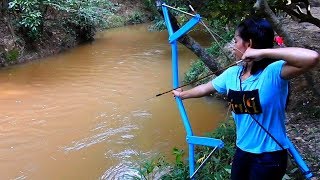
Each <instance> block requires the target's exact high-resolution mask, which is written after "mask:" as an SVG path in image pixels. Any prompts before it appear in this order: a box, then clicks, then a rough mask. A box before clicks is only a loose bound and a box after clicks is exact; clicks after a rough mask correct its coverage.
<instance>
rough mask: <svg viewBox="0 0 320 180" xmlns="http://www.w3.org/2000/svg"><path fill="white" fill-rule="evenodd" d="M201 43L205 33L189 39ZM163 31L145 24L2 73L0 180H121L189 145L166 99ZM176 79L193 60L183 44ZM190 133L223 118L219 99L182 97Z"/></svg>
mask: <svg viewBox="0 0 320 180" xmlns="http://www.w3.org/2000/svg"><path fill="white" fill-rule="evenodd" d="M194 35H195V36H196V38H197V39H198V40H199V41H200V42H203V43H207V44H208V42H207V41H208V38H209V37H208V36H207V35H205V34H203V33H194ZM167 39H168V37H167V32H166V31H163V32H149V31H148V30H147V25H146V24H143V25H137V26H127V27H121V28H115V29H110V30H107V31H104V32H100V33H98V35H97V36H96V40H95V41H94V42H92V43H90V44H85V45H81V46H78V47H76V48H74V49H71V50H68V51H66V52H64V53H61V54H59V55H55V56H52V57H49V58H45V59H41V60H36V61H32V62H30V63H27V64H23V65H16V66H12V67H8V68H6V69H2V70H1V71H0V83H1V86H0V92H1V93H0V103H1V108H0V122H1V123H0V162H1V163H0V179H77V180H81V179H128V177H129V176H130V175H135V174H136V173H137V171H136V170H135V169H134V168H137V167H138V164H139V163H140V162H142V161H143V160H146V159H148V158H152V157H153V156H155V155H157V154H159V153H160V154H163V155H166V156H168V158H169V159H170V156H171V152H172V149H173V148H174V147H178V148H181V149H186V147H187V146H186V142H185V131H184V127H183V125H182V121H181V119H180V116H179V113H178V110H177V108H176V104H175V101H174V99H173V97H172V95H171V94H167V95H163V96H161V97H158V98H153V99H150V100H147V99H148V98H150V97H153V96H155V95H156V94H158V93H160V92H163V91H166V90H169V89H171V84H172V83H171V49H170V46H169V44H168V41H167ZM179 53H180V64H179V66H180V68H181V69H180V74H181V79H182V77H183V73H184V72H185V71H186V69H187V68H188V67H189V65H190V63H191V61H192V60H194V59H196V57H195V55H194V54H193V53H192V52H190V51H189V50H187V49H186V48H184V47H182V46H180V50H179ZM185 106H186V109H187V112H188V115H189V118H190V121H191V124H192V128H193V131H194V134H197V135H203V134H204V133H205V132H207V131H212V130H213V129H214V128H215V127H216V126H217V123H218V122H219V121H221V120H223V119H224V118H225V108H224V105H223V103H222V102H219V101H218V100H212V99H208V98H202V99H191V100H186V101H185Z"/></svg>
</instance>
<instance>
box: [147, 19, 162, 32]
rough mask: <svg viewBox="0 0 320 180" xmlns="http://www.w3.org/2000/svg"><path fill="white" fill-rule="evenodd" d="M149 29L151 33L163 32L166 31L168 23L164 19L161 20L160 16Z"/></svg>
mask: <svg viewBox="0 0 320 180" xmlns="http://www.w3.org/2000/svg"><path fill="white" fill-rule="evenodd" d="M148 29H149V31H163V30H165V29H166V23H165V21H164V19H163V18H160V16H156V17H155V19H154V20H153V21H152V24H151V25H150V26H149V28H148Z"/></svg>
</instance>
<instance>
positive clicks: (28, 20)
mask: <svg viewBox="0 0 320 180" xmlns="http://www.w3.org/2000/svg"><path fill="white" fill-rule="evenodd" d="M111 7H112V4H111V3H110V2H109V1H106V0H68V1H65V0H42V1H38V0H11V1H10V2H9V9H10V10H11V12H12V14H14V15H15V16H16V18H17V25H18V27H20V28H22V29H23V31H25V32H26V33H27V35H28V36H29V37H30V38H31V39H36V38H39V37H40V36H41V35H42V33H43V26H44V24H45V22H46V21H47V19H46V16H47V10H48V9H49V8H51V9H55V10H57V11H58V12H60V13H61V14H63V15H64V16H63V18H62V19H55V20H56V21H59V23H62V24H65V25H67V26H69V25H71V26H72V27H73V28H74V30H75V31H76V32H77V33H78V34H80V36H83V37H84V38H87V39H90V38H92V36H93V35H94V33H95V31H96V27H98V28H99V27H105V26H106V23H105V20H104V18H105V16H107V15H109V14H110V12H111V10H112V9H111Z"/></svg>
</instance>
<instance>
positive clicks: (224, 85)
mask: <svg viewBox="0 0 320 180" xmlns="http://www.w3.org/2000/svg"><path fill="white" fill-rule="evenodd" d="M284 63H285V61H282V60H281V61H276V62H274V63H272V64H270V65H269V66H267V67H266V68H265V69H264V70H263V71H260V72H258V73H257V74H255V75H251V76H250V77H248V78H247V79H246V80H244V81H243V82H241V85H240V79H239V77H240V73H241V70H242V68H243V67H242V66H233V67H230V68H228V69H227V70H226V71H225V72H223V73H222V74H221V75H219V76H218V77H216V78H215V79H213V80H212V85H213V87H214V88H215V89H216V90H217V91H218V92H219V93H222V94H228V99H229V103H230V105H231V108H232V110H233V111H232V115H233V118H234V120H235V124H236V130H237V142H236V144H237V146H238V147H239V148H240V149H242V150H243V151H246V152H251V153H263V152H272V151H277V150H282V148H281V147H280V146H279V145H278V144H277V143H276V142H275V141H274V140H273V139H272V138H271V137H270V136H269V135H268V134H267V133H266V132H265V131H264V130H263V129H262V128H261V127H260V126H259V125H258V124H257V123H256V122H255V121H254V120H253V119H252V116H253V117H254V118H255V119H256V120H257V121H258V122H260V124H262V126H263V127H264V128H265V129H266V130H268V131H269V132H270V134H271V135H272V136H273V137H275V139H276V140H277V141H278V142H279V143H280V144H281V145H282V146H283V147H284V148H288V144H287V142H286V139H287V136H286V129H285V124H284V123H285V106H286V100H287V96H288V81H287V80H284V79H282V78H281V69H282V67H283V64H284ZM250 114H251V115H250Z"/></svg>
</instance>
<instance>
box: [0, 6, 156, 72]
mask: <svg viewBox="0 0 320 180" xmlns="http://www.w3.org/2000/svg"><path fill="white" fill-rule="evenodd" d="M110 3H111V4H109V6H108V7H107V11H108V14H107V15H103V21H104V25H103V27H102V28H101V27H98V26H97V27H92V25H90V24H89V25H85V26H84V27H79V24H73V23H70V22H66V23H62V22H60V21H64V19H65V18H68V16H69V15H68V13H67V12H68V11H66V12H63V11H62V12H61V11H59V10H57V9H54V8H48V9H47V10H46V11H47V12H46V13H44V15H45V17H43V19H44V24H43V25H42V27H41V35H40V36H38V37H37V38H34V37H31V38H30V37H28V35H29V33H30V32H24V29H23V28H21V27H18V26H17V24H15V23H14V22H15V21H16V19H14V17H15V16H16V15H12V13H8V12H5V11H0V67H6V66H10V65H14V64H21V63H26V62H28V61H33V60H36V59H41V58H44V57H48V56H51V55H54V54H58V53H61V52H63V51H66V50H68V49H70V48H73V47H75V46H77V45H79V44H82V43H87V42H90V41H92V40H93V39H94V35H95V32H96V31H100V30H105V29H110V28H114V27H120V26H125V25H131V24H139V23H144V22H147V21H150V12H148V10H147V9H146V8H145V7H144V4H142V3H141V2H140V1H138V0H132V1H130V0H110ZM80 23H83V22H80ZM80 25H81V24H80Z"/></svg>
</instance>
